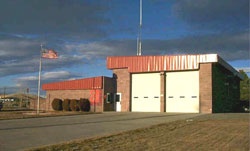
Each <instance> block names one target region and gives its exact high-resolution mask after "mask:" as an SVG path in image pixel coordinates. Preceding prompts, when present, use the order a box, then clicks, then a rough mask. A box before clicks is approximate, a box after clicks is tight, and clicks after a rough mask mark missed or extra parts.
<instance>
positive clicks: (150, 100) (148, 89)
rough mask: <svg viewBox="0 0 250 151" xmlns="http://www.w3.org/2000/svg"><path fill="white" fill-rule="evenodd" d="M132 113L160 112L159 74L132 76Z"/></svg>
mask: <svg viewBox="0 0 250 151" xmlns="http://www.w3.org/2000/svg"><path fill="white" fill-rule="evenodd" d="M132 111H134V112H160V74H159V73H145V74H132Z"/></svg>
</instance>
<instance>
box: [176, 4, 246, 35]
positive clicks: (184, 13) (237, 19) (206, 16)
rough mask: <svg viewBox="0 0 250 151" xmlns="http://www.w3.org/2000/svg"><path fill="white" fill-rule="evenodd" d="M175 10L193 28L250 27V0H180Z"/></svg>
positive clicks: (223, 28)
mask: <svg viewBox="0 0 250 151" xmlns="http://www.w3.org/2000/svg"><path fill="white" fill-rule="evenodd" d="M173 10H174V13H175V15H176V16H177V17H179V18H180V19H182V20H184V21H186V22H187V23H188V24H189V25H190V26H191V27H192V28H193V29H194V28H200V29H209V30H216V31H223V32H226V31H227V32H228V31H230V32H231V31H235V30H237V31H239V30H246V29H248V27H249V0H180V1H178V2H177V3H176V5H175V6H174V7H173Z"/></svg>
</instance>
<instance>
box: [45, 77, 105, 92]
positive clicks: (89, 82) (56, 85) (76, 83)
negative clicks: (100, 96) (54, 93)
mask: <svg viewBox="0 0 250 151" xmlns="http://www.w3.org/2000/svg"><path fill="white" fill-rule="evenodd" d="M102 88H103V77H93V78H85V79H77V80H70V81H61V82H53V83H47V84H43V85H42V89H43V90H86V89H102Z"/></svg>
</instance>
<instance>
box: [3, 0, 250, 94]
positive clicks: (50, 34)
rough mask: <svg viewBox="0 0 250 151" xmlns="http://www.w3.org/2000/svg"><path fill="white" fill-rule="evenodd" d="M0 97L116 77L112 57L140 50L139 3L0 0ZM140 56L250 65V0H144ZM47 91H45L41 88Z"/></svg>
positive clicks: (129, 0)
mask: <svg viewBox="0 0 250 151" xmlns="http://www.w3.org/2000/svg"><path fill="white" fill-rule="evenodd" d="M0 20H1V22H0V94H1V93H3V92H2V91H3V87H6V88H7V92H12V91H19V90H21V88H24V89H25V88H29V89H30V92H31V93H36V92H37V81H38V79H37V78H38V68H39V55H40V45H41V43H42V44H43V45H45V47H46V48H53V49H55V50H56V51H57V52H58V54H59V59H57V60H46V59H43V70H42V80H41V83H47V82H52V81H61V80H69V79H78V78H84V77H92V76H101V75H105V76H112V71H110V70H107V69H106V62H105V61H106V57H107V56H110V55H112V56H118V55H126V56H127V55H136V48H137V47H136V39H137V34H138V26H139V0H11V1H10V0H1V1H0ZM142 22H143V26H142V50H143V51H142V54H143V55H172V54H200V53H202V54H203V53H217V54H219V55H220V56H221V57H222V58H223V59H224V60H226V61H227V62H228V63H230V64H231V65H232V66H233V67H235V68H237V69H242V68H244V69H246V70H247V69H249V1H248V0H143V21H142ZM42 93H44V92H42Z"/></svg>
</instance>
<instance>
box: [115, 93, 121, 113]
mask: <svg viewBox="0 0 250 151" xmlns="http://www.w3.org/2000/svg"><path fill="white" fill-rule="evenodd" d="M114 95H115V96H114V98H115V102H116V103H115V105H116V112H121V108H122V105H121V93H115V94H114Z"/></svg>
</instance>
